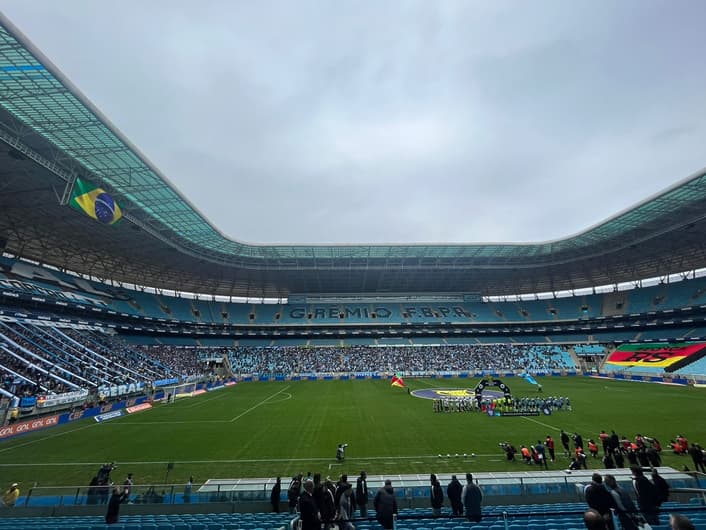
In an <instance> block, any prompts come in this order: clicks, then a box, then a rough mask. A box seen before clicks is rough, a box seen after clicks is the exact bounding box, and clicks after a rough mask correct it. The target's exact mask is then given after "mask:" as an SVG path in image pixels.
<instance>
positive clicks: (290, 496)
mask: <svg viewBox="0 0 706 530" xmlns="http://www.w3.org/2000/svg"><path fill="white" fill-rule="evenodd" d="M301 486H302V475H301V473H300V474H299V475H296V476H294V477H292V481H291V482H290V483H289V487H288V488H287V503H288V505H289V513H296V511H297V501H298V500H299V493H300V491H301Z"/></svg>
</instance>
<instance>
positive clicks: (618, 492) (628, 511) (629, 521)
mask: <svg viewBox="0 0 706 530" xmlns="http://www.w3.org/2000/svg"><path fill="white" fill-rule="evenodd" d="M604 483H605V486H606V489H607V490H608V491H609V492H610V494H611V496H612V497H613V502H614V503H615V513H616V514H617V516H618V519H619V520H620V527H621V528H622V530H637V528H638V525H637V508H636V507H635V504H634V503H633V502H632V499H631V498H630V495H628V493H627V492H626V491H625V490H624V489H623V488H621V487H620V486H618V482H617V481H616V480H615V477H614V476H613V475H606V476H605V481H604Z"/></svg>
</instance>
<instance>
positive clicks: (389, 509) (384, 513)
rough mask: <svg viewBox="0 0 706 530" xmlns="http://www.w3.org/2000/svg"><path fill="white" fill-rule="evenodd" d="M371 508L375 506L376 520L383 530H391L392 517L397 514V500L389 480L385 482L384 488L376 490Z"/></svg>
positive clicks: (392, 524)
mask: <svg viewBox="0 0 706 530" xmlns="http://www.w3.org/2000/svg"><path fill="white" fill-rule="evenodd" d="M373 506H375V512H376V514H377V520H378V522H379V523H380V524H381V525H382V527H383V528H384V530H392V527H393V526H394V519H393V516H394V515H396V514H397V499H396V498H395V490H394V489H392V482H391V481H390V480H386V481H385V486H384V487H382V488H380V489H379V490H378V492H377V494H376V495H375V500H374V501H373Z"/></svg>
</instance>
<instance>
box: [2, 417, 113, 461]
mask: <svg viewBox="0 0 706 530" xmlns="http://www.w3.org/2000/svg"><path fill="white" fill-rule="evenodd" d="M96 425H100V424H99V423H89V424H88V425H83V426H82V427H76V428H75V429H70V430H68V431H63V432H59V433H56V434H50V435H48V436H42V437H41V438H37V439H35V440H30V441H29V442H25V443H23V444H17V445H13V446H12V447H5V448H4V449H0V453H4V452H6V451H12V450H13V449H18V448H19V447H25V446H27V445H32V444H36V443H37V442H43V441H44V440H50V439H51V438H58V437H59V436H64V435H65V434H69V433H71V432H76V431H82V430H83V429H88V428H89V427H95V426H96ZM104 463H105V462H104Z"/></svg>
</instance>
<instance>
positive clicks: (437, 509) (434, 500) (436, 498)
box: [431, 478, 444, 517]
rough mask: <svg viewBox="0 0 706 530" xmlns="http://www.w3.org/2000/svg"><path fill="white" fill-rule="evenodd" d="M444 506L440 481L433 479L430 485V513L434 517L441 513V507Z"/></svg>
mask: <svg viewBox="0 0 706 530" xmlns="http://www.w3.org/2000/svg"><path fill="white" fill-rule="evenodd" d="M443 506H444V490H443V489H442V488H441V482H439V479H438V478H435V479H434V484H433V485H432V487H431V514H432V515H433V516H434V517H438V516H440V515H441V508H442V507H443Z"/></svg>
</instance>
